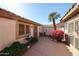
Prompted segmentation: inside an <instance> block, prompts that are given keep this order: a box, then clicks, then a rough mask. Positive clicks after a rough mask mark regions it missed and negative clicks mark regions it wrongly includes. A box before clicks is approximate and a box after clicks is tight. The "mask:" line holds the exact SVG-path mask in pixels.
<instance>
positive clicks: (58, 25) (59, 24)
mask: <svg viewBox="0 0 79 59" xmlns="http://www.w3.org/2000/svg"><path fill="white" fill-rule="evenodd" d="M64 25H65V23H64V22H60V23H58V24H56V26H57V27H64ZM44 27H54V26H53V24H48V25H44Z"/></svg>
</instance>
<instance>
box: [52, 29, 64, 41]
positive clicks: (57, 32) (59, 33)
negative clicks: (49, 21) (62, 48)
mask: <svg viewBox="0 0 79 59" xmlns="http://www.w3.org/2000/svg"><path fill="white" fill-rule="evenodd" d="M52 36H53V38H54V39H57V40H62V39H63V37H64V32H63V31H62V30H53V31H52Z"/></svg>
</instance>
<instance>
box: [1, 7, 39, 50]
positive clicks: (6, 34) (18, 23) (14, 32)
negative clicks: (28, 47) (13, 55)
mask: <svg viewBox="0 0 79 59" xmlns="http://www.w3.org/2000/svg"><path fill="white" fill-rule="evenodd" d="M39 26H41V24H39V23H36V22H34V21H31V20H29V19H26V18H24V17H21V16H18V15H16V14H14V13H12V12H10V11H7V10H4V9H2V8H0V50H2V49H4V48H5V47H6V46H9V45H11V44H12V43H13V42H15V41H20V42H25V41H24V39H25V38H26V37H27V35H29V36H33V37H34V36H36V37H39Z"/></svg>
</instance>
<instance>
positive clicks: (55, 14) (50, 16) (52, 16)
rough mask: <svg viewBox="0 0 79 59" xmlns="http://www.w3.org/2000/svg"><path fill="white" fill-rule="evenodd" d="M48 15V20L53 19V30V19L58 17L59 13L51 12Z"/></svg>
mask: <svg viewBox="0 0 79 59" xmlns="http://www.w3.org/2000/svg"><path fill="white" fill-rule="evenodd" d="M48 17H49V21H50V22H52V21H53V26H54V30H56V24H55V19H58V18H59V17H60V14H59V13H57V12H53V13H50V14H49V15H48Z"/></svg>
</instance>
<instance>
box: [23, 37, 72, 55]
mask: <svg viewBox="0 0 79 59" xmlns="http://www.w3.org/2000/svg"><path fill="white" fill-rule="evenodd" d="M23 56H72V54H71V52H70V51H69V50H68V49H67V47H66V45H65V44H63V43H58V42H55V41H51V40H49V38H47V37H41V38H39V41H38V42H37V43H36V44H35V45H34V46H32V47H31V48H30V49H29V50H28V51H25V53H24V54H23Z"/></svg>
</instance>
